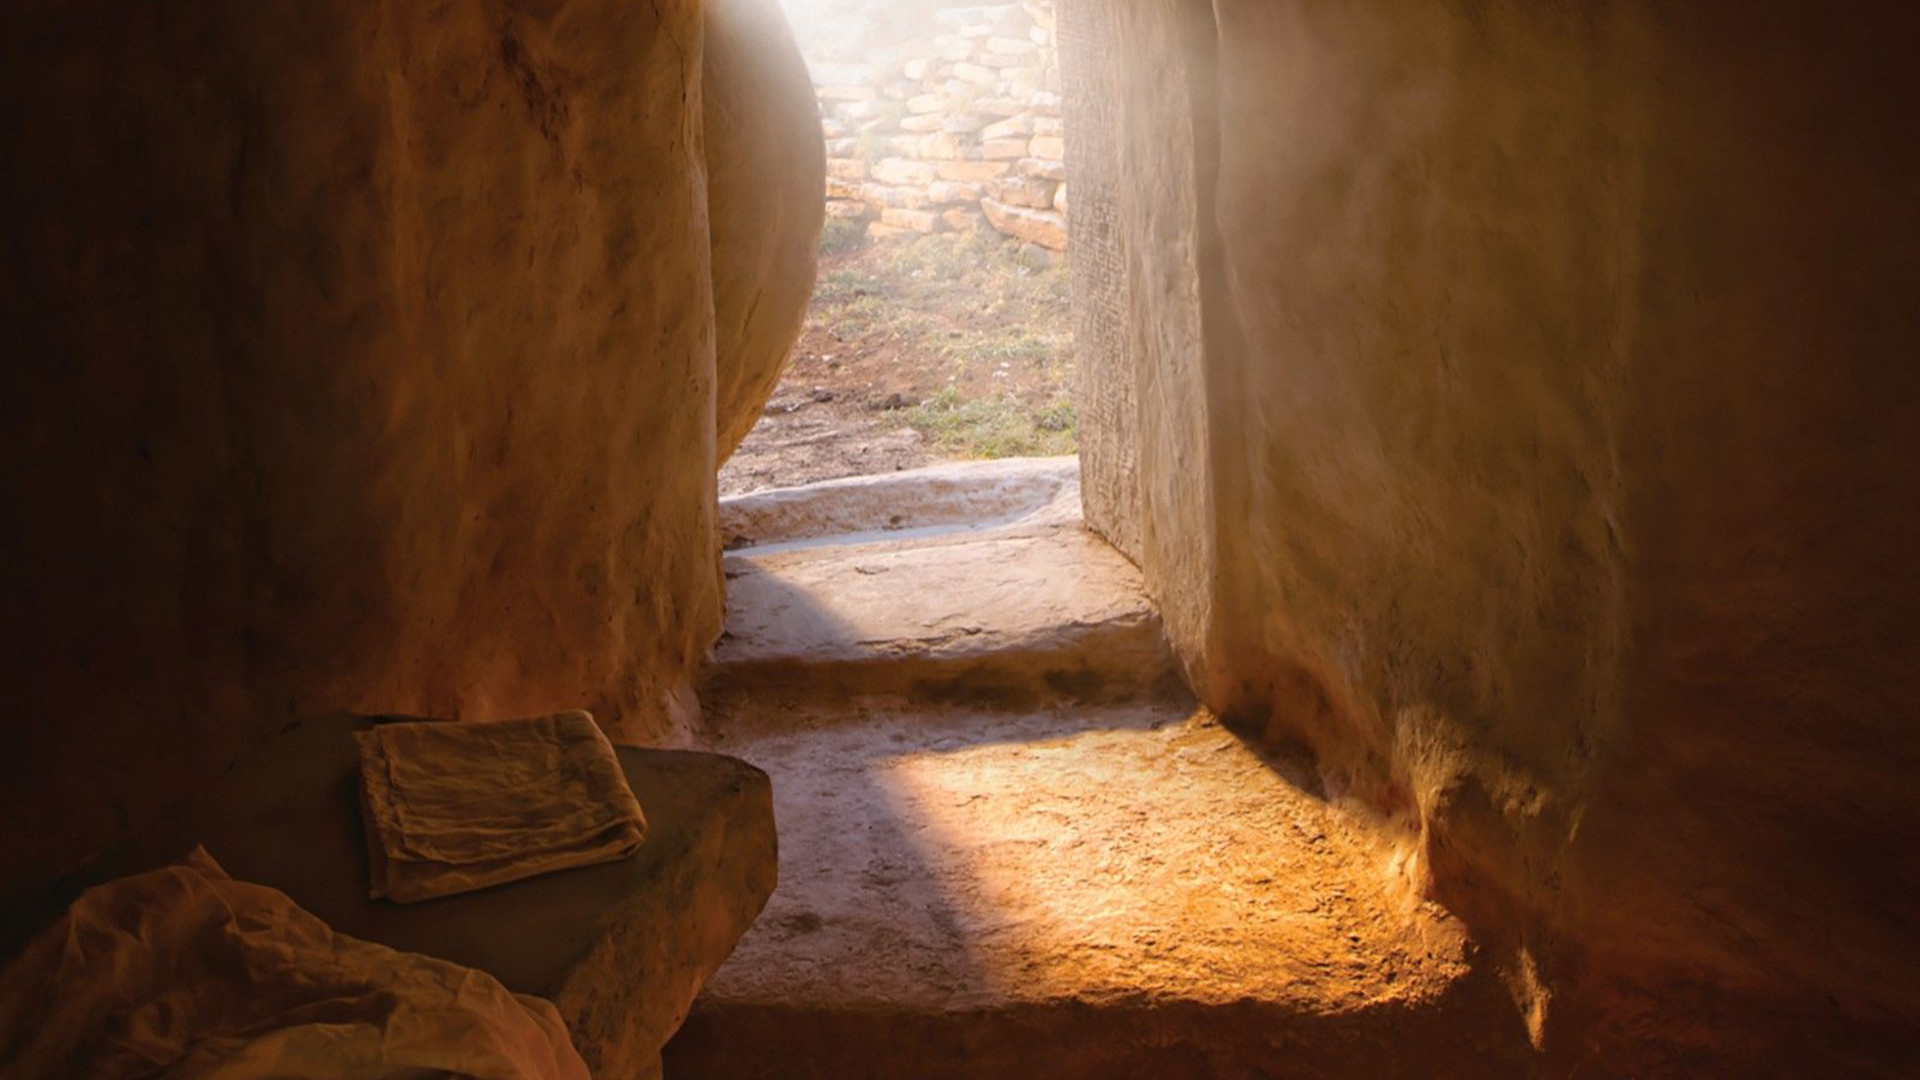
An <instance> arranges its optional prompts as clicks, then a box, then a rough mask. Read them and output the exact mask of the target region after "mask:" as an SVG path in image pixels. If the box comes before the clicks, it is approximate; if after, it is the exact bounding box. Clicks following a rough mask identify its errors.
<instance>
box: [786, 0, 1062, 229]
mask: <svg viewBox="0 0 1920 1080" xmlns="http://www.w3.org/2000/svg"><path fill="white" fill-rule="evenodd" d="M926 22H927V24H928V29H929V30H930V31H931V32H928V33H919V34H915V33H913V32H911V30H910V29H908V30H905V31H904V32H903V31H900V30H896V31H894V32H895V33H898V34H903V36H902V39H901V40H898V41H890V42H886V43H884V44H883V43H879V42H864V43H862V44H859V45H858V46H851V47H850V46H847V45H842V46H841V47H840V48H839V49H837V50H829V49H828V48H827V47H826V46H825V45H821V46H818V47H817V49H816V55H815V56H814V57H813V58H812V59H813V65H812V66H813V77H814V81H815V83H816V84H817V86H818V93H819V97H820V104H821V111H822V113H823V114H824V115H823V119H822V126H823V130H824V132H825V135H826V139H827V143H826V145H827V154H828V161H827V197H828V200H829V201H828V203H827V213H828V215H829V216H831V217H835V218H840V219H843V220H849V221H857V222H863V223H865V225H866V228H867V231H868V233H869V234H870V235H872V236H875V237H887V236H900V235H911V234H915V233H938V232H963V233H965V232H979V231H987V230H992V231H997V232H999V233H1002V234H1005V235H1007V236H1011V237H1014V238H1016V239H1019V240H1022V241H1025V242H1027V243H1030V244H1037V245H1039V246H1040V247H1043V248H1046V249H1048V250H1052V251H1064V250H1066V247H1067V223H1066V212H1067V186H1066V184H1065V183H1064V181H1065V180H1066V164H1065V158H1066V143H1065V140H1064V137H1063V132H1064V124H1063V121H1062V120H1061V112H1060V94H1059V90H1060V75H1059V64H1058V60H1057V57H1056V55H1055V50H1054V10H1053V4H1052V3H1051V0H1026V2H1024V3H1019V4H1000V5H996V6H990V7H947V8H940V9H938V10H936V11H934V12H932V13H931V15H930V17H929V18H928V19H927V20H926ZM849 52H851V53H852V54H853V55H852V56H849V55H848V54H849Z"/></svg>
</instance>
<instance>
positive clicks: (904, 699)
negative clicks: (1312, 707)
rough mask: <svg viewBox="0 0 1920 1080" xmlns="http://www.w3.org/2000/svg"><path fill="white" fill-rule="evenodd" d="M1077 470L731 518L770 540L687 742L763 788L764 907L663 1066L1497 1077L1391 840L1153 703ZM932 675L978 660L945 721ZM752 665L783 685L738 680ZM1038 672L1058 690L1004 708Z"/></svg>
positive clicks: (951, 480)
mask: <svg viewBox="0 0 1920 1080" xmlns="http://www.w3.org/2000/svg"><path fill="white" fill-rule="evenodd" d="M1075 477H1076V470H1075V469H1074V468H1073V465H1072V462H1071V461H1067V462H1058V461H1033V462H983V463H977V464H972V465H967V466H949V467H943V468H937V469H927V470H921V471H920V472H919V473H917V474H897V475H894V476H888V477H871V478H862V479H860V480H855V481H843V482H836V483H831V484H819V485H811V486H808V487H805V488H794V489H789V490H787V491H781V492H770V493H766V494H763V495H756V496H750V497H746V498H742V499H735V500H729V501H728V503H726V504H723V505H722V508H721V515H722V520H723V521H724V522H726V523H727V526H726V527H727V528H728V530H729V533H730V534H732V533H733V532H734V531H735V530H737V531H738V532H739V533H740V534H742V535H743V536H746V537H750V538H752V539H754V540H756V541H759V542H760V544H761V546H759V547H757V548H747V549H742V550H740V551H737V552H735V553H734V554H733V555H730V556H729V559H728V564H729V572H730V573H733V572H734V571H736V570H739V569H741V568H742V567H743V566H745V565H751V566H752V567H753V570H752V573H753V575H754V578H752V579H750V578H749V577H747V576H746V575H742V576H739V577H736V578H735V579H734V582H733V585H734V587H733V588H732V589H731V591H730V601H729V608H730V610H729V612H728V623H727V626H728V633H727V639H726V641H725V642H724V644H723V645H722V647H721V650H720V661H721V662H720V664H719V665H717V667H716V669H715V670H714V671H713V672H712V673H711V675H710V678H709V682H708V683H707V685H706V688H705V691H704V693H703V696H704V698H705V700H706V703H707V706H708V708H707V710H706V714H705V721H706V722H705V725H704V727H703V733H704V734H705V735H706V736H707V737H708V738H709V739H710V740H711V742H712V745H713V746H714V747H715V748H716V749H720V750H721V751H723V752H725V753H728V754H735V755H739V756H741V757H743V758H745V759H747V760H749V761H752V762H754V763H755V764H758V765H760V766H761V767H763V768H765V769H767V770H768V772H769V773H770V774H771V775H772V777H773V782H774V800H775V809H776V813H777V814H778V816H779V819H780V827H781V875H780V877H781V886H780V890H779V892H778V893H776V894H775V896H774V898H773V900H771V901H770V902H769V905H768V909H767V911H766V913H765V914H764V915H763V916H762V917H761V919H760V921H759V922H758V923H756V924H755V926H754V929H753V930H752V931H750V932H749V934H748V935H747V937H746V938H745V939H743V940H742V942H741V945H740V948H739V949H738V950H737V951H736V952H735V954H734V956H733V957H732V958H731V959H729V960H728V962H727V964H726V966H725V967H723V968H722V969H721V971H720V972H719V973H718V974H717V975H715V977H714V979H713V981H712V982H711V984H710V985H709V987H708V989H707V990H706V991H705V992H704V993H703V994H702V995H701V998H700V1000H699V1001H697V1002H696V1003H695V1005H694V1011H693V1014H692V1015H691V1016H690V1017H689V1018H688V1022H687V1026H686V1028H685V1029H684V1030H683V1031H682V1033H681V1035H679V1036H677V1037H676V1038H675V1040H674V1042H673V1043H671V1044H670V1045H669V1047H668V1051H667V1067H668V1069H669V1071H670V1073H672V1074H673V1075H676V1076H686V1077H703V1078H716V1080H717V1078H721V1077H733V1076H739V1077H900V1076H915V1077H954V1078H958V1077H1002V1076H1009V1077H1027V1076H1058V1077H1090V1078H1091V1077H1134V1076H1152V1077H1192V1078H1195V1080H1199V1078H1202V1077H1223V1076H1262V1077H1279V1076H1287V1077H1295V1076H1297V1077H1326V1076H1369V1077H1371V1076H1406V1077H1434V1076H1462V1077H1476V1078H1477V1077H1484V1076H1512V1075H1519V1074H1520V1071H1521V1062H1522V1061H1523V1060H1524V1059H1525V1058H1526V1057H1527V1056H1528V1055H1529V1053H1530V1051H1529V1049H1528V1046H1527V1042H1526V1036H1525V1030H1524V1027H1523V1025H1522V1024H1521V1023H1520V1020H1519V1018H1518V1017H1517V1016H1516V1015H1515V1014H1514V1012H1513V1010H1512V1008H1511V1006H1510V1005H1509V1004H1508V1002H1507V1000H1506V996H1505V992H1504V989H1503V988H1502V987H1501V985H1500V983H1499V982H1498V980H1497V979H1496V978H1495V976H1494V973H1493V971H1492V969H1491V968H1489V967H1488V966H1487V965H1482V964H1476V963H1474V962H1473V959H1472V955H1473V948H1472V946H1471V944H1470V943H1469V942H1468V941H1467V939H1466V937H1465V935H1464V933H1463V930H1462V926H1461V924H1460V922H1459V921H1458V920H1457V919H1454V918H1451V917H1449V916H1447V915H1445V914H1444V913H1443V912H1442V911H1440V910H1439V909H1438V908H1437V907H1436V906H1435V905H1432V904H1430V903H1422V902H1420V901H1419V900H1418V899H1417V898H1416V897H1415V896H1414V894H1413V892H1412V890H1411V889H1409V888H1408V887H1407V879H1406V877H1405V876H1404V875H1402V874H1399V873H1396V872H1395V863H1396V851H1395V848H1394V844H1393V842H1392V841H1393V837H1394V836H1395V834H1394V833H1392V832H1385V833H1383V832H1382V831H1381V830H1379V829H1378V828H1377V827H1375V826H1374V823H1373V822H1372V821H1371V820H1370V819H1371V815H1368V814H1359V815H1355V814H1350V813H1348V812H1347V810H1348V808H1347V807H1343V806H1340V805H1337V804H1334V803H1330V802H1329V801H1327V800H1326V798H1325V796H1324V793H1323V792H1321V791H1320V790H1319V788H1318V785H1317V782H1316V781H1315V779H1314V778H1313V776H1312V773H1311V771H1310V770H1309V769H1308V768H1306V767H1305V766H1304V763H1303V762H1302V760H1301V759H1300V757H1299V755H1297V754H1292V753H1268V752H1263V750H1262V749H1261V748H1259V747H1258V746H1256V745H1250V744H1249V743H1248V742H1247V741H1246V740H1245V739H1243V738H1242V737H1240V736H1239V735H1237V734H1235V733H1234V732H1233V731H1231V730H1229V729H1228V728H1226V727H1225V726H1223V725H1221V724H1220V723H1218V722H1216V721H1215V720H1214V719H1213V718H1212V717H1211V716H1209V715H1207V714H1205V713H1204V712H1202V713H1196V712H1195V710H1194V707H1193V702H1192V699H1191V697H1190V696H1189V695H1187V693H1186V692H1185V689H1184V688H1183V687H1180V686H1178V684H1177V683H1176V682H1174V681H1173V680H1171V679H1168V678H1166V677H1165V676H1166V675H1167V674H1170V664H1169V658H1168V657H1167V656H1166V655H1165V653H1164V651H1163V646H1160V643H1159V641H1158V627H1157V624H1156V623H1155V622H1154V621H1153V620H1152V618H1151V610H1150V608H1148V607H1147V606H1146V605H1145V604H1144V603H1143V601H1142V597H1141V590H1140V586H1139V578H1138V573H1137V571H1135V570H1134V568H1133V567H1131V566H1130V565H1128V564H1127V562H1126V561H1125V560H1124V559H1122V558H1121V557H1120V556H1119V555H1118V554H1117V553H1115V552H1113V551H1111V550H1110V549H1106V548H1104V546H1102V545H1100V543H1099V541H1098V540H1097V539H1094V538H1091V537H1088V536H1087V535H1086V533H1085V532H1084V530H1083V529H1082V528H1081V527H1080V519H1079V515H1078V512H1077V505H1076V504H1077V502H1078V499H1077V497H1076V496H1077V485H1075V484H1073V483H1072V481H1073V480H1074V479H1075ZM1048 486H1051V488H1052V490H1051V492H1049V491H1048V490H1047V488H1048ZM959 510H966V511H971V512H972V514H973V515H974V516H975V524H974V527H972V528H968V527H967V526H966V525H964V524H961V523H958V522H956V521H954V520H953V517H954V514H955V511H959ZM863 513H864V518H863V516H862V515H863ZM877 526H890V528H876V527H877ZM755 552H760V553H761V554H754V553H755ZM862 570H865V571H870V572H867V573H862ZM828 616H831V618H830V619H829V618H828ZM929 616H932V617H931V618H930V617H929ZM1116 631H1122V632H1124V636H1118V635H1116ZM1143 634H1144V635H1151V636H1152V639H1153V644H1154V645H1155V646H1157V647H1158V648H1156V650H1155V651H1154V653H1153V654H1152V655H1151V656H1148V657H1144V658H1142V657H1138V656H1134V655H1129V652H1130V651H1132V652H1136V653H1137V652H1138V648H1137V644H1135V643H1137V642H1138V641H1139V640H1140V638H1141V637H1142V636H1143ZM945 652H959V653H962V654H964V656H965V658H966V660H967V661H968V662H970V663H971V664H972V665H973V667H972V669H971V670H970V671H969V672H968V676H967V678H966V679H965V680H963V681H958V682H957V689H958V690H959V692H958V693H951V694H946V695H944V696H945V697H946V698H947V699H948V703H946V704H941V703H939V702H938V700H937V699H938V698H940V697H941V696H943V695H941V694H940V693H937V692H936V691H934V690H931V689H929V688H928V686H927V685H925V683H926V682H927V681H928V680H927V678H926V676H927V672H928V668H929V667H930V666H934V665H935V664H937V663H938V662H939V661H941V660H942V659H943V657H942V656H941V655H940V654H942V653H945ZM764 655H774V656H779V657H782V658H784V659H786V660H787V661H789V664H788V667H787V670H786V671H785V672H784V674H785V676H786V677H785V678H784V679H782V680H780V681H778V682H773V681H770V680H766V679H764V678H755V677H753V676H755V675H757V674H760V673H759V672H756V671H755V670H754V669H753V666H752V665H750V664H743V663H742V662H741V658H750V657H755V656H764ZM947 659H948V662H949V663H950V662H951V658H947ZM856 664H857V665H858V669H857V671H855V672H850V671H849V669H850V668H852V667H854V666H855V665H856ZM1048 670H1055V671H1058V670H1078V671H1079V672H1080V674H1079V675H1078V676H1077V678H1076V679H1075V680H1074V681H1072V682H1071V683H1069V684H1067V685H1066V686H1065V688H1066V689H1069V690H1074V691H1078V693H1076V694H1072V695H1062V694H1058V693H1055V694H1051V695H1046V696H1040V695H1034V694H1031V693H1028V694H1022V693H1007V692H1003V691H1001V688H1002V687H1004V686H1007V685H1013V686H1018V685H1019V682H1020V680H1019V679H1018V678H1009V677H1010V676H1016V677H1017V676H1019V675H1021V674H1023V673H1027V674H1028V680H1029V681H1030V679H1031V676H1030V673H1032V672H1035V671H1048ZM1147 670H1151V671H1157V672H1159V673H1160V675H1161V676H1162V677H1159V678H1153V679H1147V678H1143V677H1142V675H1143V671H1147ZM743 674H744V675H746V676H748V677H747V678H741V677H740V676H741V675H743ZM850 674H851V675H854V676H857V677H849V676H850ZM903 689H905V690H907V691H908V692H905V693H902V692H900V691H901V690H903ZM1089 697H1098V698H1099V703H1098V704H1087V703H1086V699H1087V698H1089ZM1072 698H1078V699H1079V700H1071V699H1072Z"/></svg>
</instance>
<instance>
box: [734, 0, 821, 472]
mask: <svg viewBox="0 0 1920 1080" xmlns="http://www.w3.org/2000/svg"><path fill="white" fill-rule="evenodd" d="M705 12H706V46H705V50H704V53H703V55H704V64H705V85H706V89H705V99H704V100H705V108H706V149H707V204H708V216H709V219H710V227H711V231H712V237H713V280H714V289H713V307H714V327H715V338H714V373H715V402H714V414H715V418H716V424H717V425H718V441H717V444H716V446H717V452H718V457H719V459H720V460H721V461H725V460H726V459H727V458H728V457H729V456H731V455H732V453H733V451H734V448H735V447H737V446H739V445H740V442H741V440H742V439H745V438H746V437H747V432H748V430H749V429H751V428H752V427H753V425H754V424H755V423H756V422H757V421H758V420H759V418H760V412H761V409H762V408H764V407H765V405H766V403H767V398H768V397H770V396H772V394H773V388H774V386H775V384H777V383H778V382H779V381H780V372H781V370H782V368H784V367H785V365H786V361H787V354H788V352H790V351H791V350H792V348H793V343H794V342H795V341H797V340H799V337H800V328H801V324H802V322H803V321H804V320H805V318H806V311H807V302H808V300H809V299H811V297H812V295H813V280H814V272H815V258H816V252H817V251H818V248H819V238H820V227H821V223H822V221H823V218H824V198H823V176H824V171H825V166H824V160H825V151H824V147H823V146H822V144H821V140H820V138H819V135H818V133H817V132H818V128H817V127H816V124H817V120H816V111H815V105H814V103H813V101H812V100H811V99H810V97H809V90H810V88H811V83H810V82H809V80H808V77H807V66H806V63H805V61H803V60H802V59H801V58H800V50H799V48H798V47H797V46H796V45H795V44H794V42H793V37H792V35H791V34H790V33H789V32H788V30H787V22H786V17H785V16H784V15H783V14H782V13H781V10H780V5H779V4H778V2H777V0H708V2H707V3H706V4H705ZM843 179H845V177H843Z"/></svg>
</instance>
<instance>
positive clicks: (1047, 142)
mask: <svg viewBox="0 0 1920 1080" xmlns="http://www.w3.org/2000/svg"><path fill="white" fill-rule="evenodd" d="M1028 145H1030V146H1031V147H1032V154H1033V156H1034V157H1037V158H1039V159H1040V160H1042V161H1065V160H1066V159H1067V144H1066V140H1064V139H1062V138H1061V137H1060V136H1058V135H1035V136H1034V137H1033V141H1032V142H1031V143H1029V144H1028Z"/></svg>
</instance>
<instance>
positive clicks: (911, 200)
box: [860, 184, 930, 210]
mask: <svg viewBox="0 0 1920 1080" xmlns="http://www.w3.org/2000/svg"><path fill="white" fill-rule="evenodd" d="M860 198H861V199H862V200H863V201H865V202H866V203H867V205H869V206H875V207H879V208H881V209H886V208H888V207H893V208H895V209H901V210H921V209H925V208H926V207H927V206H928V205H929V202H930V200H929V199H928V197H927V193H926V191H925V189H922V188H912V187H888V186H887V185H885V184H862V185H860Z"/></svg>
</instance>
